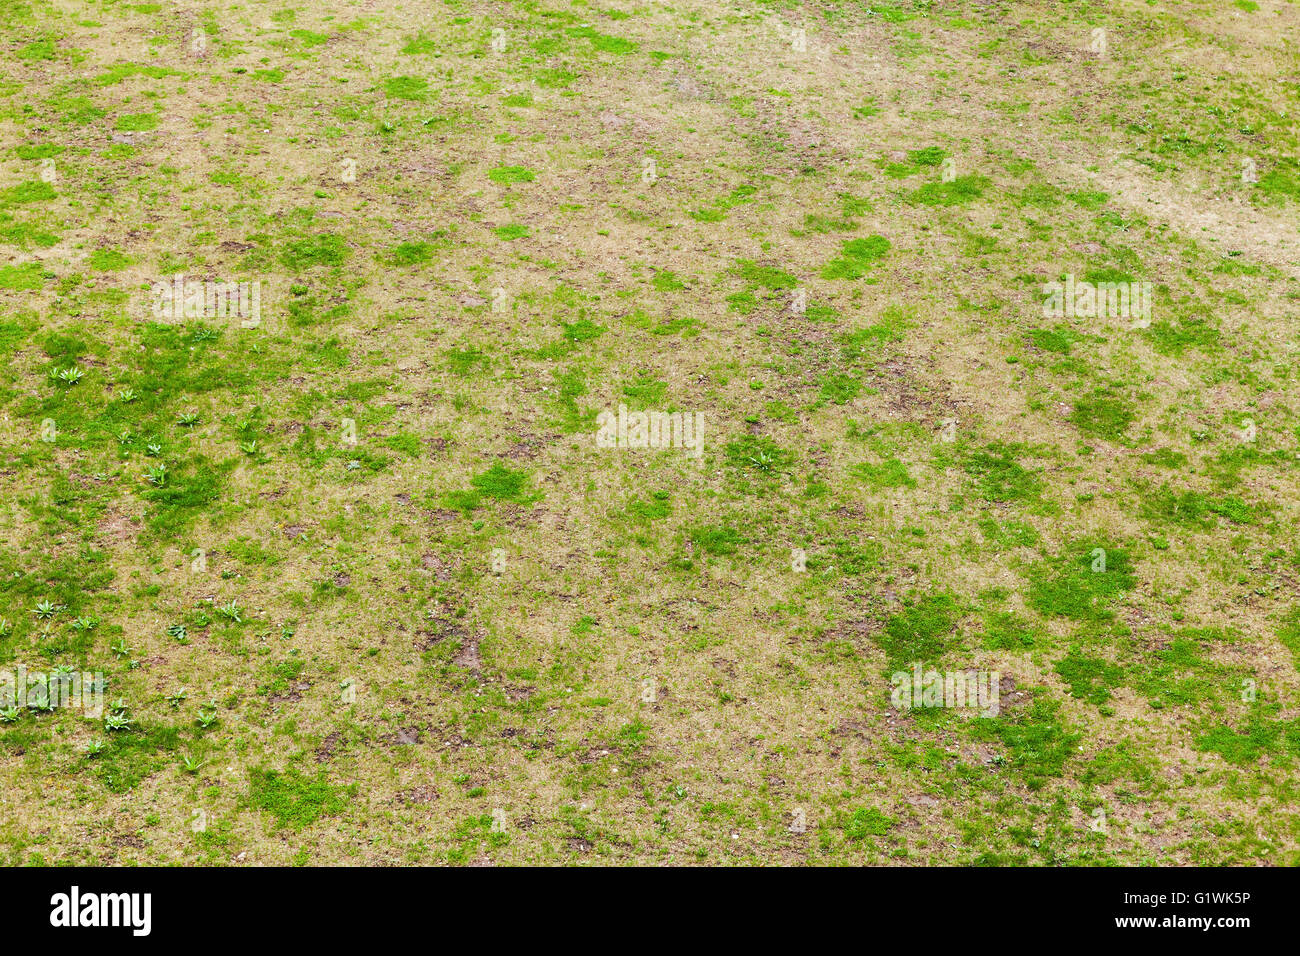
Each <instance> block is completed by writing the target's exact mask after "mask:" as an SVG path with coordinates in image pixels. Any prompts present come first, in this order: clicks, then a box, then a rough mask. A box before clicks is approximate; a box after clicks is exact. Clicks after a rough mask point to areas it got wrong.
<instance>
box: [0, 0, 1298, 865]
mask: <svg viewBox="0 0 1300 956" xmlns="http://www.w3.org/2000/svg"><path fill="white" fill-rule="evenodd" d="M497 31H500V32H499V33H498V32H497ZM799 31H803V32H802V33H800V32H799ZM1098 31H1102V32H1098ZM0 36H2V38H3V39H2V40H0V64H2V67H0V358H2V359H3V364H4V367H5V369H6V372H7V374H6V375H5V376H4V377H3V380H0V416H3V421H4V428H3V431H2V432H0V495H2V496H3V501H4V503H5V507H4V509H3V512H0V618H2V619H3V621H2V622H0V632H2V635H3V636H0V670H4V669H8V670H13V669H15V668H16V667H17V666H18V665H24V666H26V667H27V668H29V669H31V670H33V671H45V672H50V671H53V670H54V669H55V668H58V667H63V668H66V669H71V670H75V671H78V672H80V671H90V672H102V674H103V676H104V680H105V681H106V683H107V689H106V691H105V694H106V711H105V713H104V714H103V715H101V716H100V717H99V718H98V719H92V718H91V716H90V715H89V714H88V713H87V712H85V711H84V710H77V709H76V708H71V707H69V708H59V709H55V710H53V711H42V710H40V709H39V708H32V707H15V708H14V709H13V710H9V711H5V712H2V713H0V721H2V722H0V860H3V861H4V862H6V863H11V864H19V863H42V862H43V863H65V862H66V863H96V862H98V863H115V864H129V863H154V864H156V863H172V862H186V863H200V864H204V863H206V864H232V863H237V864H241V865H262V864H284V863H300V864H338V863H342V864H377V863H391V864H403V863H425V864H427V863H443V862H451V863H457V864H477V865H485V864H489V863H494V864H498V865H499V864H510V863H545V864H553V863H579V864H580V863H651V864H662V863H675V864H682V863H687V864H695V863H699V864H722V863H739V864H745V865H748V864H801V863H819V864H827V863H829V864H859V863H870V864H894V865H919V864H972V863H982V864H988V863H993V864H999V863H1000V864H1035V865H1039V864H1053V865H1059V864H1080V863H1111V864H1140V863H1163V864H1222V863H1227V864H1279V863H1292V864H1294V863H1296V862H1300V856H1298V851H1297V842H1298V838H1300V822H1298V820H1300V818H1298V817H1297V814H1296V810H1297V801H1298V798H1300V794H1298V792H1297V787H1298V781H1297V766H1298V763H1300V710H1297V707H1296V702H1295V701H1296V697H1295V694H1296V690H1297V682H1298V676H1297V663H1298V661H1300V535H1298V534H1297V530H1298V529H1297V520H1298V518H1300V506H1298V504H1297V501H1298V497H1297V491H1298V490H1300V488H1298V482H1297V477H1298V476H1300V461H1298V460H1297V457H1298V454H1300V418H1298V417H1297V412H1298V411H1300V379H1298V377H1300V364H1298V363H1297V354H1298V351H1297V331H1298V329H1300V321H1298V316H1300V271H1298V270H1300V166H1297V163H1296V156H1297V125H1298V119H1300V59H1298V58H1297V47H1296V44H1297V38H1298V37H1300V4H1297V3H1295V2H1291V0H1258V2H1257V3H1256V2H1249V0H1239V2H1237V3H1235V4H1234V3H1230V2H1225V0H1213V2H1210V0H1202V2H1181V3H1177V4H1173V3H1170V4H1166V3H1139V2H1129V0H1124V2H1118V3H1107V4H1100V3H1097V4H1089V3H1081V2H1072V3H1071V2H1057V0H1052V2H1047V0H1044V2H1022V3H1014V2H974V0H969V2H957V0H954V2H938V0H936V2H911V0H900V2H893V3H872V4H869V5H868V4H862V3H834V2H815V3H798V2H776V3H736V4H729V3H716V2H696V0H688V2H685V3H676V4H671V5H660V4H654V5H636V4H630V3H627V4H624V3H616V2H601V3H596V2H592V3H587V2H563V0H549V2H548V0H542V2H519V3H473V2H453V0H448V2H440V3H421V4H414V5H413V4H411V3H406V2H402V3H397V2H363V3H339V4H320V5H307V4H304V5H299V6H285V5H282V4H281V3H278V2H272V3H244V4H211V5H202V4H195V3H188V2H182V3H178V4H170V3H169V4H156V3H125V2H101V3H82V2H70V0H60V2H53V3H47V2H41V0H31V2H18V0H0ZM494 40H495V41H496V44H495V47H494ZM502 46H504V49H501V47H502ZM353 172H355V175H353ZM1067 273H1068V274H1072V275H1074V276H1075V277H1076V279H1078V280H1081V281H1082V280H1084V279H1085V278H1087V279H1088V280H1090V281H1125V282H1128V281H1138V282H1150V283H1151V284H1152V288H1153V302H1152V310H1151V320H1150V323H1149V324H1146V325H1143V324H1141V323H1137V322H1130V321H1128V320H1125V319H1123V318H1111V317H1110V316H1105V317H1102V318H1087V317H1078V316H1076V317H1063V318H1045V317H1044V309H1043V299H1044V296H1043V293H1042V287H1043V285H1044V284H1045V283H1047V282H1049V281H1052V280H1054V279H1057V278H1059V277H1061V276H1064V275H1065V274H1067ZM177 275H181V276H184V277H186V278H188V279H192V280H208V281H257V282H260V283H262V286H261V288H262V297H261V309H262V312H261V322H260V323H259V324H257V325H256V326H255V327H248V328H246V327H242V325H243V324H244V323H241V322H240V321H238V320H234V319H231V318H230V317H225V318H214V317H202V318H190V319H186V318H184V317H181V318H178V319H174V320H172V319H168V318H166V317H164V318H158V317H156V316H155V315H154V314H152V312H151V306H150V303H151V286H152V285H153V284H154V283H156V282H160V281H162V282H169V281H172V280H173V279H174V278H175V277H176V276H177ZM801 304H802V306H803V307H802V308H801ZM620 403H623V404H625V405H627V406H628V408H629V409H631V410H633V411H639V410H659V411H665V412H668V411H683V412H698V413H700V414H701V416H702V417H703V421H704V446H703V453H702V455H701V456H700V457H699V458H698V459H697V458H695V457H693V456H692V455H691V454H690V453H689V452H688V451H686V450H683V449H679V448H667V449H645V450H638V449H629V448H600V447H597V444H596V433H597V415H598V414H599V413H600V412H602V411H605V410H612V411H616V410H617V408H618V405H619V404H620ZM795 549H803V550H804V552H805V553H806V564H804V565H803V569H802V570H798V567H799V561H798V556H797V555H794V556H792V551H793V550H795ZM1099 551H1101V552H1104V554H1103V555H1101V559H1100V563H1099V555H1098V553H1099ZM916 664H921V665H922V666H923V667H924V668H926V669H929V668H935V669H938V670H939V671H965V670H967V669H973V670H976V671H978V672H980V673H996V676H997V681H998V687H999V690H1000V709H999V710H998V712H997V714H996V716H988V717H985V716H980V714H979V713H976V712H972V711H971V710H970V709H962V708H938V707H918V708H911V709H908V708H905V707H901V706H897V705H896V702H894V701H891V690H892V685H891V681H890V677H891V675H892V674H893V673H894V672H896V671H899V670H903V671H908V672H910V671H911V670H912V668H913V667H914V665H916ZM182 692H183V693H182Z"/></svg>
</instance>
